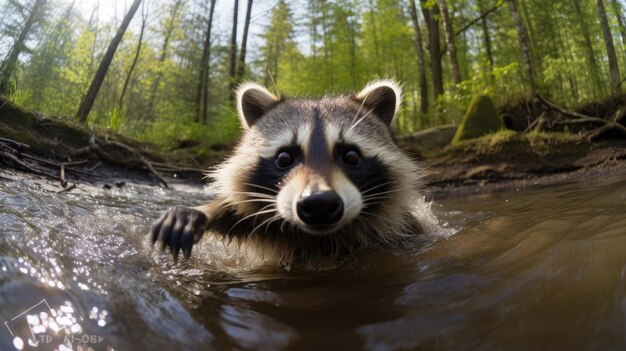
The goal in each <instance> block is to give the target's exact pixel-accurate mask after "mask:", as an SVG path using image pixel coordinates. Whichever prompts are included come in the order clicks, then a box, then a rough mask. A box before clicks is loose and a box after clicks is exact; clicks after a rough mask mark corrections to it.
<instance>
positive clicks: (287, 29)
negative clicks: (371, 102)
mask: <svg viewBox="0 0 626 351" xmlns="http://www.w3.org/2000/svg"><path fill="white" fill-rule="evenodd" d="M416 2H417V6H418V17H419V18H418V20H419V22H420V25H421V26H420V28H421V32H422V40H423V43H422V46H423V47H424V49H425V55H426V56H425V58H424V59H425V65H426V79H427V82H428V84H429V86H428V88H429V91H428V99H429V102H430V103H429V105H430V110H429V111H428V112H427V113H422V112H421V111H420V100H421V99H420V98H421V96H420V93H421V92H420V89H419V84H418V82H417V77H418V67H417V60H416V49H415V43H414V30H413V27H412V25H411V18H410V17H409V11H408V8H407V4H406V2H403V1H400V2H398V1H394V0H367V1H356V0H334V1H322V0H311V1H306V2H296V1H293V0H278V1H276V2H275V3H274V6H272V7H271V8H266V7H264V6H265V5H261V4H257V3H256V2H255V3H254V5H253V9H254V10H253V15H252V18H253V20H252V22H251V24H250V30H251V35H250V37H249V41H248V42H249V45H248V50H247V52H248V55H247V56H246V61H247V62H246V79H250V80H256V81H259V82H261V83H264V84H265V85H266V86H268V88H270V90H278V91H279V92H280V93H281V94H283V95H305V96H311V97H314V96H321V95H324V94H327V93H340V92H341V93H343V92H346V91H357V90H359V89H361V88H362V87H363V86H364V85H365V84H366V83H367V82H368V81H369V80H371V79H376V78H395V79H397V80H399V81H401V82H402V83H403V85H404V91H405V102H404V105H403V109H402V111H401V113H400V114H399V116H398V118H397V120H396V123H395V125H394V128H395V129H397V130H398V131H399V132H400V133H408V132H413V131H415V130H419V129H422V128H426V127H430V126H434V125H438V124H444V123H454V124H458V123H460V122H461V117H462V116H463V114H464V112H465V109H466V107H467V106H468V104H469V103H470V100H471V99H472V97H473V96H476V95H489V96H492V97H493V100H494V102H495V104H496V105H502V104H507V103H512V102H516V101H519V99H520V96H522V95H523V94H525V93H528V92H529V91H530V90H531V87H530V84H529V83H528V78H527V77H526V72H525V69H524V61H523V59H522V53H521V49H520V44H519V40H518V33H517V30H516V26H515V23H514V21H513V17H512V13H511V11H510V9H509V6H508V3H507V2H506V1H503V0H498V1H493V0H470V1H462V0H447V4H448V7H449V12H450V14H451V21H452V24H453V26H454V28H455V30H457V31H459V30H461V29H463V30H462V31H461V32H459V33H456V35H455V43H456V46H457V51H458V56H459V65H460V67H461V71H462V72H461V75H462V77H463V78H464V79H465V80H464V81H462V82H461V83H459V84H453V83H452V77H451V73H450V63H449V59H448V57H447V55H446V53H445V52H444V53H443V54H442V55H441V60H442V64H443V80H444V82H445V93H444V94H443V95H442V96H439V97H435V96H433V92H432V91H433V89H432V86H431V82H432V79H433V77H432V72H431V71H430V62H431V60H433V59H438V58H432V57H430V55H429V51H428V49H427V39H428V31H427V28H426V25H425V23H424V18H423V16H422V14H421V11H420V7H425V8H428V9H430V10H431V12H432V13H433V14H434V17H435V18H436V19H439V15H438V14H439V9H438V4H437V1H436V0H427V1H424V2H422V1H416ZM12 3H15V2H12ZM49 3H50V6H48V7H47V10H46V13H45V16H43V19H42V20H41V21H38V22H37V25H36V28H34V29H33V31H32V33H31V35H30V36H29V40H28V41H27V43H26V44H27V46H28V48H27V49H25V50H23V53H22V55H21V56H20V58H19V60H18V63H17V66H18V67H16V69H15V71H14V72H12V77H13V79H15V81H16V82H19V89H17V86H16V88H15V89H13V93H12V96H11V97H10V98H11V99H13V101H16V102H17V103H19V104H23V105H26V106H28V107H32V108H35V109H38V110H41V111H43V112H46V113H50V114H54V115H64V116H73V115H74V114H75V113H76V110H77V108H78V105H79V103H80V101H81V99H82V98H83V97H84V95H85V93H86V90H87V88H88V86H89V84H90V82H91V80H92V78H93V76H94V73H95V70H96V68H97V66H98V63H99V62H100V60H101V58H102V56H103V54H104V52H105V50H106V48H107V45H108V43H109V42H110V39H111V38H112V37H113V35H114V34H115V32H116V30H117V26H118V25H119V23H117V20H116V19H114V18H98V13H99V12H98V11H94V12H93V13H91V12H89V13H82V12H80V11H79V10H78V7H77V6H74V5H73V4H74V2H73V1H71V0H51V1H50V2H49ZM517 3H518V7H519V12H520V16H521V17H522V20H523V22H524V24H525V25H526V27H527V30H528V34H529V39H530V49H531V54H532V58H533V63H534V65H535V68H536V71H537V79H538V83H539V89H540V90H541V91H542V93H545V94H546V95H548V96H550V98H551V99H552V100H554V101H555V102H557V103H559V104H561V105H574V104H578V103H580V102H584V101H587V100H592V99H598V98H602V97H605V96H606V95H607V94H609V93H610V91H611V90H610V85H609V78H608V77H609V74H608V68H607V67H606V50H605V47H604V44H603V40H602V32H601V29H600V27H599V25H598V21H597V15H596V10H595V6H594V2H593V1H591V0H584V1H568V0H555V1H550V2H546V1H543V0H525V1H517ZM218 4H219V3H218ZM302 4H305V6H306V9H300V8H297V6H301V5H302ZM496 5H500V7H499V8H498V9H497V10H495V11H493V12H491V13H490V14H489V15H488V16H487V17H485V20H484V21H478V22H476V23H474V24H473V25H471V26H469V27H467V28H464V27H465V26H466V25H467V24H468V23H471V22H472V21H473V20H474V19H476V18H478V17H480V16H481V14H483V13H485V12H486V11H488V10H490V9H492V8H493V7H494V6H496ZM618 5H619V3H618ZM240 7H241V10H242V11H244V10H245V6H240ZM620 7H621V6H607V12H608V13H607V14H608V17H609V24H610V26H611V30H612V31H613V33H614V40H615V41H616V47H617V48H618V50H617V51H618V52H617V55H618V61H619V64H620V65H621V66H622V70H624V69H625V68H624V67H626V50H624V49H623V48H624V44H626V42H624V41H623V40H626V38H622V36H621V32H622V30H623V28H622V27H621V25H620V23H619V20H618V19H619V18H622V19H623V17H624V14H623V13H622V11H620ZM147 9H148V12H147V16H148V21H147V23H148V25H147V28H146V31H145V33H146V35H145V37H144V39H143V42H142V46H141V50H140V52H139V59H138V64H137V65H136V67H135V69H134V71H133V74H132V76H131V77H130V79H129V84H128V87H127V91H126V94H125V97H124V101H123V103H122V104H121V106H120V103H119V97H120V95H121V91H122V87H123V84H124V81H125V80H126V78H127V75H128V72H129V68H130V66H131V64H132V61H133V59H134V57H135V53H136V50H137V45H138V39H139V30H140V28H139V23H140V22H141V21H140V18H135V19H134V20H133V22H132V23H131V26H130V27H129V30H128V31H127V32H126V34H125V36H124V39H123V40H122V42H121V44H120V46H119V47H118V50H117V52H116V54H115V57H114V59H113V62H112V64H111V67H110V68H109V71H108V73H107V76H106V79H105V81H104V84H103V86H102V88H101V90H100V93H99V95H98V97H97V99H96V101H95V104H94V108H93V110H92V113H91V115H90V119H89V124H90V125H91V126H94V127H105V128H111V129H115V130H122V131H123V132H124V133H127V134H129V135H133V136H136V137H141V138H143V139H146V140H150V141H153V142H156V143H159V144H163V145H167V146H169V147H177V145H179V144H185V142H186V141H190V140H194V141H199V142H202V143H204V144H207V145H210V144H213V143H215V144H228V143H231V142H232V140H234V139H235V138H236V137H237V136H238V135H239V133H240V128H239V126H238V122H237V118H236V117H235V116H233V115H232V113H231V112H227V109H228V110H232V108H231V106H233V101H232V94H231V92H230V91H229V87H230V83H231V81H230V78H229V76H228V68H229V64H228V63H229V42H228V39H229V38H228V37H229V33H228V31H229V27H230V23H228V22H229V20H230V18H232V14H231V13H227V12H225V11H224V9H223V8H222V7H220V6H219V5H218V6H217V10H216V12H215V16H216V18H219V19H220V20H219V21H216V22H215V23H216V24H215V26H214V28H213V34H214V35H213V38H212V40H211V43H212V47H211V60H210V67H209V82H210V84H209V89H208V93H209V97H208V100H207V101H208V112H209V113H208V115H209V117H208V121H207V123H206V124H199V123H197V122H196V87H197V86H198V80H199V69H200V67H199V65H200V64H199V62H200V57H201V54H202V49H203V47H202V46H203V43H204V39H205V37H204V36H205V35H206V34H205V33H206V24H207V19H208V18H207V16H208V11H207V8H206V1H183V0H164V1H162V2H161V3H160V4H159V6H147ZM265 9H268V10H267V11H266V10H265ZM3 11H4V14H3V17H2V18H4V19H6V20H5V21H3V22H0V32H1V33H2V34H3V37H2V38H0V61H4V59H5V58H6V55H7V53H8V51H9V49H10V47H11V45H12V43H13V42H14V41H15V40H16V39H17V38H18V37H19V34H20V33H19V32H20V31H19V28H20V24H21V23H22V22H23V19H24V15H25V13H21V12H20V11H19V10H18V9H17V8H16V7H15V6H6V7H3ZM256 11H259V13H256ZM620 16H621V17H620ZM137 17H138V16H137ZM240 18H243V16H240ZM220 22H223V23H222V24H218V23H220ZM622 22H623V21H622ZM438 23H439V26H440V31H441V33H440V34H441V39H442V42H443V28H442V27H441V21H439V22H438ZM242 28H243V23H240V25H239V30H240V31H241V30H242ZM238 44H240V43H238Z"/></svg>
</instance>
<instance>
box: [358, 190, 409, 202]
mask: <svg viewBox="0 0 626 351" xmlns="http://www.w3.org/2000/svg"><path fill="white" fill-rule="evenodd" d="M400 191H403V189H396V190H389V191H381V192H380V193H374V194H370V195H368V196H363V200H365V199H369V198H371V197H373V196H380V195H386V194H393V193H397V192H400Z"/></svg>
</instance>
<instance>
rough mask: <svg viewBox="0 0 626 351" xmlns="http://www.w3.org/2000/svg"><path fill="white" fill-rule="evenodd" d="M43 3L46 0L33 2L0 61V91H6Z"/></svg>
mask: <svg viewBox="0 0 626 351" xmlns="http://www.w3.org/2000/svg"><path fill="white" fill-rule="evenodd" d="M45 3H46V0H37V1H35V4H33V8H32V9H31V11H30V14H29V15H28V18H27V19H26V22H25V23H24V28H22V31H21V32H20V35H19V36H18V37H17V40H16V41H15V43H14V44H13V47H12V48H11V50H10V51H9V54H8V55H7V57H6V59H5V60H4V62H2V65H1V67H0V69H1V70H2V77H0V93H6V92H8V90H9V82H10V80H11V75H12V74H13V71H14V70H15V65H16V64H17V60H18V58H19V56H20V53H21V52H22V50H23V49H24V42H25V41H26V38H27V37H28V33H30V30H31V29H32V27H33V24H34V23H35V21H36V19H37V15H38V14H39V11H40V10H41V8H42V7H43V5H44V4H45Z"/></svg>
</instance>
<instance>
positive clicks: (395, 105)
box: [353, 79, 402, 125]
mask: <svg viewBox="0 0 626 351" xmlns="http://www.w3.org/2000/svg"><path fill="white" fill-rule="evenodd" d="M353 98H354V100H356V102H357V103H359V104H363V105H364V106H365V107H368V108H370V109H372V110H373V111H374V113H375V114H376V116H378V118H380V119H381V120H382V121H383V122H385V124H387V125H390V124H391V121H392V120H393V117H394V116H395V115H396V113H398V110H399V109H400V104H401V103H402V87H401V86H400V84H398V82H396V81H394V80H391V79H380V80H375V81H371V82H369V83H368V84H367V85H366V86H365V88H363V90H361V91H360V92H359V93H358V94H356V95H354V96H353Z"/></svg>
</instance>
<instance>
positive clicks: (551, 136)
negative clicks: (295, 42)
mask: <svg viewBox="0 0 626 351" xmlns="http://www.w3.org/2000/svg"><path fill="white" fill-rule="evenodd" d="M422 162H423V164H424V167H425V168H426V170H427V173H428V177H427V190H428V192H429V194H430V196H431V197H433V198H441V197H450V196H461V195H468V194H474V193H481V192H493V191H504V190H513V189H519V188H527V187H532V186H539V185H550V184H562V183H566V182H572V181H576V180H579V179H581V178H585V177H602V176H610V175H616V174H624V175H625V176H626V141H624V140H621V139H603V140H598V141H589V140H588V139H587V138H583V137H580V136H577V135H572V134H563V133H530V134H522V133H516V132H512V131H507V132H501V133H498V134H495V135H491V136H487V137H484V138H480V139H476V140H471V141H466V142H463V143H461V144H459V145H454V146H448V147H446V148H444V149H443V150H441V151H439V152H437V153H434V154H431V155H429V156H428V157H425V158H424V159H423V160H422Z"/></svg>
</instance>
